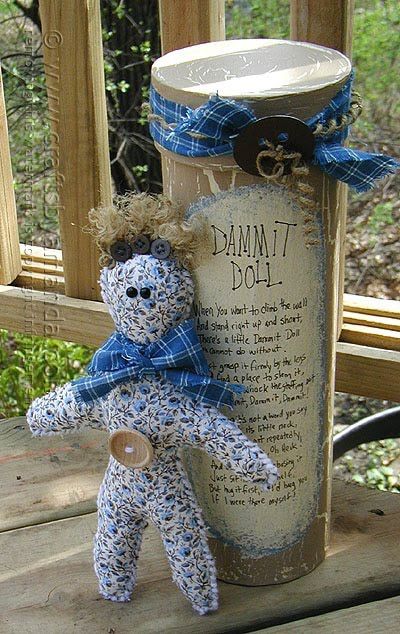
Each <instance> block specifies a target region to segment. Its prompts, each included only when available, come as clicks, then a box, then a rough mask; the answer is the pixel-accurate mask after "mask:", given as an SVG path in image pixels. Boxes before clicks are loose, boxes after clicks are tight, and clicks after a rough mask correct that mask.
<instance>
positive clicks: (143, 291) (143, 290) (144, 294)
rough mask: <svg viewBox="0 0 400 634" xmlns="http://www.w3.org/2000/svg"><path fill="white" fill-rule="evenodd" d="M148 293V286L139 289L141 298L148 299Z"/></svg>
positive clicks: (149, 292) (149, 293)
mask: <svg viewBox="0 0 400 634" xmlns="http://www.w3.org/2000/svg"><path fill="white" fill-rule="evenodd" d="M150 295H151V290H150V289H149V288H141V289H140V296H141V297H143V299H149V297H150Z"/></svg>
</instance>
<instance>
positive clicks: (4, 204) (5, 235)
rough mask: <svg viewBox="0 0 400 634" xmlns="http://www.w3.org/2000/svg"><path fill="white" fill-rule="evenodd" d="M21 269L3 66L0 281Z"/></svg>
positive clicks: (0, 89) (0, 98) (7, 281)
mask: <svg viewBox="0 0 400 634" xmlns="http://www.w3.org/2000/svg"><path fill="white" fill-rule="evenodd" d="M21 271H22V262H21V255H20V249H19V238H18V223H17V211H16V207H15V196H14V189H13V175H12V169H11V158H10V148H9V145H8V126H7V116H6V108H5V103H4V92H3V81H2V77H1V68H0V284H10V282H12V281H13V280H15V278H16V277H17V275H18V274H19V273H20V272H21Z"/></svg>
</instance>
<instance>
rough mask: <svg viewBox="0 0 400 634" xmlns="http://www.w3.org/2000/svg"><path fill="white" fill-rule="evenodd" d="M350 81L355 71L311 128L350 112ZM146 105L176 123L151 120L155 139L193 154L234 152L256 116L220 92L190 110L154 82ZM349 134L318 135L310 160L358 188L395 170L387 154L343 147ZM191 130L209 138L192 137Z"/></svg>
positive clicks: (366, 185)
mask: <svg viewBox="0 0 400 634" xmlns="http://www.w3.org/2000/svg"><path fill="white" fill-rule="evenodd" d="M352 81H353V74H351V76H350V78H349V79H348V81H347V82H346V83H345V85H344V86H343V88H342V89H341V90H340V91H339V92H338V93H337V94H336V95H335V97H333V99H332V100H331V102H330V103H329V104H328V105H327V106H326V108H324V109H323V110H322V111H321V112H319V113H318V114H316V115H315V116H314V117H312V118H311V119H308V120H307V121H306V122H305V123H306V124H307V125H308V126H309V127H310V128H311V129H314V128H315V126H316V124H317V123H322V124H323V125H324V126H325V125H327V124H328V122H329V121H330V120H331V119H335V120H337V119H338V118H339V117H340V115H342V114H344V113H346V112H347V111H348V109H349V104H350V97H351V85H352ZM150 106H151V110H152V112H153V114H155V115H158V116H160V117H161V118H162V119H163V120H164V121H165V122H166V123H167V124H173V125H176V127H175V128H174V129H173V130H170V129H168V128H165V127H164V126H163V125H162V124H161V123H160V122H159V121H157V120H153V121H151V123H150V133H151V135H152V137H153V139H154V140H155V141H156V142H157V143H158V144H159V145H161V146H162V147H164V148H166V149H167V150H171V152H175V153H177V154H182V155H184V156H191V157H196V156H216V155H219V154H232V150H233V143H234V139H235V137H236V136H237V135H238V134H239V133H240V132H241V130H243V129H244V128H246V127H247V126H248V125H249V123H251V122H252V121H256V116H255V115H254V113H253V112H252V111H251V110H250V108H247V107H246V106H245V105H243V104H240V103H236V102H235V101H231V100H229V99H222V98H220V97H218V96H212V97H210V99H209V100H208V101H207V102H206V103H205V104H203V105H202V106H200V107H199V108H196V109H192V108H189V107H188V106H185V105H183V104H179V103H175V102H173V101H169V100H168V99H165V98H164V97H162V96H161V95H160V94H159V93H158V92H157V91H156V90H155V89H154V88H153V87H152V88H151V92H150ZM189 133H190V134H189ZM348 133H349V128H347V129H344V130H342V131H339V132H335V133H333V134H331V135H329V136H317V137H316V144H315V151H314V156H313V160H312V163H313V164H314V165H316V166H317V167H319V168H320V169H321V170H322V171H323V172H326V173H327V174H329V176H332V178H335V179H337V180H340V181H343V182H345V183H347V184H348V185H349V186H350V187H353V188H354V189H355V190H356V191H358V192H363V191H366V190H368V189H370V188H371V187H373V185H374V182H375V180H377V179H378V178H383V177H384V176H387V175H388V174H391V173H393V172H395V171H396V169H398V167H399V166H400V163H399V162H398V161H396V160H395V159H393V158H391V157H390V156H385V155H384V154H370V153H368V152H361V151H359V150H353V149H350V148H347V147H344V146H343V143H344V141H345V140H346V138H347V136H348ZM193 134H200V135H205V136H206V137H207V138H196V137H195V136H192V135H193Z"/></svg>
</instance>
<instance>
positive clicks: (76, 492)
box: [0, 419, 400, 634]
mask: <svg viewBox="0 0 400 634" xmlns="http://www.w3.org/2000/svg"><path fill="white" fill-rule="evenodd" d="M105 441H106V438H105V435H104V434H103V433H102V432H90V433H88V434H79V435H78V434H77V435H68V436H64V437H63V438H55V437H52V438H47V439H32V438H31V437H30V435H29V432H28V430H27V429H26V423H25V421H24V419H14V420H12V421H2V422H1V423H0V447H1V449H0V482H1V489H2V496H1V497H2V502H1V511H0V527H1V531H2V532H1V533H0V552H1V555H0V559H1V563H0V632H1V633H2V634H17V633H18V634H20V633H27V634H31V633H32V634H33V633H36V632H37V633H39V632H40V634H58V633H64V632H65V633H66V634H67V633H68V634H71V633H72V632H74V633H75V632H76V633H81V632H82V633H85V634H91V633H95V634H97V633H105V634H128V633H129V634H131V633H132V632H134V633H135V634H142V633H143V634H144V633H146V634H150V633H152V634H153V633H157V634H158V633H162V634H164V633H165V634H169V633H171V634H172V633H175V632H177V633H182V634H183V633H185V634H186V633H190V634H197V633H199V634H200V633H201V634H204V633H206V634H213V633H217V632H218V633H223V632H229V633H242V632H255V631H258V630H260V631H262V632H265V631H267V630H268V631H269V632H271V633H275V632H288V633H289V632H294V631H296V632H300V633H308V632H312V631H314V630H315V631H318V632H323V633H325V632H338V631H340V630H341V629H343V630H344V631H351V632H352V634H353V633H354V632H363V633H365V632H374V633H375V632H383V631H385V633H387V632H396V633H397V632H398V621H399V614H400V603H399V595H400V549H399V534H400V496H399V495H396V494H391V493H381V492H377V491H371V490H367V489H364V488H361V487H359V486H356V485H349V484H345V483H343V482H341V481H335V483H334V497H333V515H332V537H331V546H330V549H329V556H328V557H327V559H326V561H325V562H324V563H323V564H321V565H320V566H319V567H318V568H317V569H316V570H315V571H313V572H312V573H310V574H309V575H307V576H306V577H303V578H301V579H297V580H296V581H292V582H291V583H289V584H284V585H280V586H269V587H258V588H248V587H241V586H235V585H229V584H226V583H220V596H221V600H220V603H221V607H220V609H219V611H218V612H217V613H215V614H212V615H210V616H206V617H199V616H197V615H196V614H195V613H194V612H193V611H192V609H191V607H190V605H189V603H188V602H187V601H186V600H185V599H184V598H183V597H182V595H181V594H180V592H179V591H178V589H177V588H176V586H175V585H174V584H173V583H172V581H171V578H170V572H169V568H168V565H167V562H166V559H165V556H164V553H163V550H162V546H161V543H160V539H159V537H158V534H157V532H156V531H155V530H154V529H152V528H149V529H147V530H146V534H145V539H144V544H143V549H142V552H141V558H140V565H139V582H138V586H137V589H136V592H135V595H134V598H133V599H132V601H131V602H130V603H128V604H114V603H111V602H109V601H105V600H104V599H102V598H101V597H100V596H99V595H98V592H97V582H96V578H95V575H94V572H93V566H92V540H93V535H94V532H95V530H96V521H97V520H96V513H95V495H96V492H97V488H98V485H99V483H100V480H101V478H102V474H103V471H104V466H105V464H106V461H107V452H106V449H105V445H106V443H105ZM282 624H285V625H282ZM277 626H278V627H277Z"/></svg>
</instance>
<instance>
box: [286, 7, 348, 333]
mask: <svg viewBox="0 0 400 634" xmlns="http://www.w3.org/2000/svg"><path fill="white" fill-rule="evenodd" d="M354 4H355V0H327V1H326V2H320V1H319V0H292V2H291V3H290V18H291V24H290V37H291V39H292V40H297V41H299V42H312V43H313V44H320V45H321V46H328V47H329V48H334V49H336V50H337V51H340V52H341V53H344V54H345V55H347V57H350V58H351V50H352V35H353V16H354ZM339 188H340V189H339V205H340V214H339V216H340V227H339V232H340V243H341V249H340V263H339V284H338V326H337V335H338V338H339V336H340V332H341V329H342V326H343V294H344V273H345V260H344V243H345V240H346V216H347V197H348V190H347V187H346V186H345V185H343V184H340V185H339Z"/></svg>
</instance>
